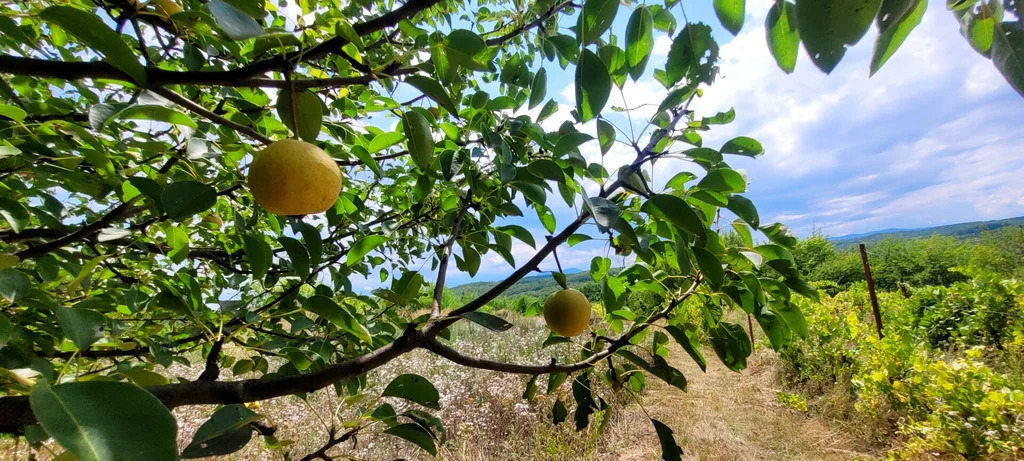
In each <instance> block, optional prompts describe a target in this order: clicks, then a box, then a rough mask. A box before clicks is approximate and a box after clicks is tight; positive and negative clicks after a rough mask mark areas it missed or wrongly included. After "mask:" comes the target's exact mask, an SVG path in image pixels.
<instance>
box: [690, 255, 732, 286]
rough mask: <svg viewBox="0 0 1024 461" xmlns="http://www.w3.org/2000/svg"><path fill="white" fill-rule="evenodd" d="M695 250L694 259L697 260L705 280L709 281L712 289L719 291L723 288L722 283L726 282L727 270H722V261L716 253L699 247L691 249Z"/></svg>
mask: <svg viewBox="0 0 1024 461" xmlns="http://www.w3.org/2000/svg"><path fill="white" fill-rule="evenodd" d="M691 249H692V250H693V257H694V259H696V260H697V266H698V267H700V271H701V273H702V274H704V279H705V280H707V281H708V284H710V285H711V288H712V289H715V290H717V289H719V288H721V287H722V283H723V282H724V281H725V270H724V269H722V261H720V260H719V259H718V257H717V256H715V255H714V253H712V252H710V251H708V250H705V249H703V248H699V247H693V248H691Z"/></svg>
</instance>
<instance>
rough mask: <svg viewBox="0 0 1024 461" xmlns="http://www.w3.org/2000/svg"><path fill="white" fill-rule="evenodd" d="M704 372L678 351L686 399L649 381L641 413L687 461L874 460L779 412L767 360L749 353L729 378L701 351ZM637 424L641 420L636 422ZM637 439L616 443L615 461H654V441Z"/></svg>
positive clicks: (647, 436)
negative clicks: (661, 427) (667, 434)
mask: <svg viewBox="0 0 1024 461" xmlns="http://www.w3.org/2000/svg"><path fill="white" fill-rule="evenodd" d="M705 356H706V357H707V358H708V371H707V373H706V374H705V373H703V372H701V370H700V368H698V367H697V365H696V364H694V363H693V361H691V360H689V357H687V356H686V354H685V353H682V352H681V351H673V353H672V355H671V362H672V363H673V365H674V366H676V367H677V368H679V369H680V370H681V371H682V372H683V374H684V375H685V376H686V378H687V380H688V387H689V390H688V392H682V391H679V390H678V389H676V388H673V387H669V386H667V385H665V384H663V383H661V382H660V381H658V380H657V379H649V380H648V381H647V382H648V383H649V384H651V388H650V391H649V392H648V393H647V395H646V396H645V398H644V406H645V407H646V408H647V411H648V412H650V414H651V416H652V417H654V418H655V419H658V420H660V421H662V422H664V423H665V424H667V425H668V426H669V427H671V428H673V430H674V431H675V436H676V440H677V441H678V443H679V445H680V446H681V447H682V448H683V452H684V456H683V459H687V460H787V461H788V460H807V461H811V460H814V461H818V460H852V459H875V458H876V455H877V454H876V453H870V452H866V451H860V450H863V448H860V447H857V445H856V442H855V441H853V440H852V439H851V438H849V437H846V436H845V435H844V434H842V433H841V432H839V431H838V430H836V429H835V428H830V427H828V426H829V425H828V424H827V423H826V422H824V421H822V420H819V419H817V418H814V417H812V416H808V415H805V414H803V413H800V412H798V411H795V410H793V409H790V408H787V407H784V406H782V405H780V404H779V403H778V402H777V400H776V392H777V391H778V390H779V389H778V385H777V384H776V380H775V377H774V373H775V371H774V370H775V368H774V365H773V360H774V356H773V355H771V353H769V352H759V353H755V356H754V357H752V358H751V361H750V363H749V367H748V368H747V369H746V370H744V371H743V372H741V373H734V372H732V371H729V370H728V369H727V368H725V366H723V365H722V364H721V362H719V361H718V360H717V359H716V358H715V357H714V353H713V352H712V351H706V352H705ZM638 416H639V417H640V418H643V416H642V414H641V415H638ZM630 432H632V434H631V435H635V436H636V437H637V439H639V440H634V441H633V443H628V444H626V443H622V444H619V446H621V447H623V448H622V450H621V452H620V453H618V455H619V457H620V459H622V460H631V461H639V460H656V459H661V453H660V451H659V445H658V441H657V437H656V435H655V433H654V429H653V427H651V426H650V425H649V424H648V425H647V426H646V430H644V429H642V428H640V427H636V428H635V430H633V431H630Z"/></svg>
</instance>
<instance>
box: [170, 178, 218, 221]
mask: <svg viewBox="0 0 1024 461" xmlns="http://www.w3.org/2000/svg"><path fill="white" fill-rule="evenodd" d="M160 203H161V205H162V206H163V209H164V213H167V217H169V218H171V219H182V218H187V217H190V216H194V215H196V214H199V213H202V212H203V211H206V210H208V209H210V208H211V207H213V206H214V205H215V204H217V189H214V188H213V187H210V186H208V185H206V184H203V183H201V182H198V181H180V182H176V183H174V184H171V185H169V186H167V187H166V188H165V189H164V191H163V193H161V194H160Z"/></svg>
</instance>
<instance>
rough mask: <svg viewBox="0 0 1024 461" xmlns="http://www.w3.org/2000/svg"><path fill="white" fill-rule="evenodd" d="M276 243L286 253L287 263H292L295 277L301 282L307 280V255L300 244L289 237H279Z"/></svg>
mask: <svg viewBox="0 0 1024 461" xmlns="http://www.w3.org/2000/svg"><path fill="white" fill-rule="evenodd" d="M277 241H278V242H280V243H281V247H282V248H284V251H285V252H286V253H288V261H290V262H291V263H292V269H293V270H294V271H295V275H297V276H299V278H300V279H302V280H306V279H307V278H309V269H310V268H309V265H310V261H309V253H308V252H307V251H306V247H305V246H304V245H303V244H302V242H300V241H298V240H296V239H293V238H291V237H279V238H278V239H277Z"/></svg>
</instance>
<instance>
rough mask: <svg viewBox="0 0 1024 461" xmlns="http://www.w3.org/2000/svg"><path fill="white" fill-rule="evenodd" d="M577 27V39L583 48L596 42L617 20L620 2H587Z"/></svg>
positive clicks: (592, 0)
mask: <svg viewBox="0 0 1024 461" xmlns="http://www.w3.org/2000/svg"><path fill="white" fill-rule="evenodd" d="M582 10H583V11H582V12H581V13H580V15H579V20H578V23H577V25H576V39H577V40H578V41H579V42H580V43H581V44H583V46H586V45H589V44H591V43H594V42H596V41H597V40H598V39H599V38H601V35H603V34H604V33H605V31H607V30H608V29H609V28H610V27H611V26H612V21H614V20H615V15H616V14H617V13H618V12H619V0H586V1H585V2H584V3H583V9H582Z"/></svg>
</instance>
